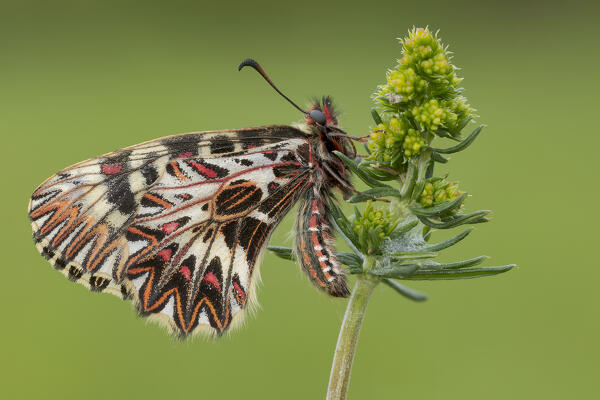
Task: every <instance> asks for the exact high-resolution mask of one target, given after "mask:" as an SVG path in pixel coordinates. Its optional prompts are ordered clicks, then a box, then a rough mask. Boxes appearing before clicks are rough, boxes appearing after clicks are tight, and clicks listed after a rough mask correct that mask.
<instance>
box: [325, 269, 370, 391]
mask: <svg viewBox="0 0 600 400" xmlns="http://www.w3.org/2000/svg"><path fill="white" fill-rule="evenodd" d="M378 283H379V279H377V278H372V277H369V276H368V275H363V274H360V275H357V279H356V284H355V285H354V289H353V290H352V296H350V300H348V306H347V307H346V313H345V314H344V321H343V322H342V327H341V329H340V335H339V337H338V341H337V345H336V347H335V354H334V356H333V365H332V366H331V375H330V376H329V388H328V389H327V400H344V399H345V398H346V394H347V393H348V386H349V385H350V373H351V372H352V361H353V360H354V353H355V352H356V344H357V343H358V336H359V335H360V327H361V325H362V322H363V319H364V317H365V311H366V309H367V305H368V304H369V299H370V298H371V294H373V290H374V289H375V286H377V284H378Z"/></svg>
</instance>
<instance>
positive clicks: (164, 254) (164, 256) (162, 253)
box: [158, 248, 172, 262]
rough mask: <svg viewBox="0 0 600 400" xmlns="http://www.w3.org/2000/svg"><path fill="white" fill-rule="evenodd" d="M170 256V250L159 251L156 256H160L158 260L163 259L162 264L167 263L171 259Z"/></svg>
mask: <svg viewBox="0 0 600 400" xmlns="http://www.w3.org/2000/svg"><path fill="white" fill-rule="evenodd" d="M171 254H172V251H171V249H168V248H167V249H162V250H161V251H159V252H158V255H159V256H160V258H162V259H163V261H164V262H167V261H169V260H170V259H171Z"/></svg>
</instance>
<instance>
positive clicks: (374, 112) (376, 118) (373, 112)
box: [371, 108, 382, 125]
mask: <svg viewBox="0 0 600 400" xmlns="http://www.w3.org/2000/svg"><path fill="white" fill-rule="evenodd" d="M371 116H372V117H373V121H375V123H376V124H377V125H379V124H381V123H382V121H381V117H380V116H379V113H378V112H377V110H376V109H374V108H371Z"/></svg>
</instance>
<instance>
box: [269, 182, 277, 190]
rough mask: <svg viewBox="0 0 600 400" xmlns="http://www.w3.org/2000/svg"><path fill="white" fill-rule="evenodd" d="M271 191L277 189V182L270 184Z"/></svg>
mask: <svg viewBox="0 0 600 400" xmlns="http://www.w3.org/2000/svg"><path fill="white" fill-rule="evenodd" d="M269 189H271V190H275V189H277V185H276V184H275V182H271V183H269Z"/></svg>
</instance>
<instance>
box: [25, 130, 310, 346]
mask: <svg viewBox="0 0 600 400" xmlns="http://www.w3.org/2000/svg"><path fill="white" fill-rule="evenodd" d="M309 152H310V148H309V144H308V141H307V140H306V138H305V137H304V135H303V133H302V132H301V131H298V130H296V129H294V128H291V127H280V126H273V127H261V128H251V129H245V130H240V131H218V132H205V133H193V134H184V135H178V136H171V137H168V138H163V139H157V140H154V141H151V142H147V143H143V144H140V145H136V146H132V147H129V148H126V149H123V150H120V151H117V152H113V153H110V154H107V155H105V156H102V157H99V158H95V159H91V160H88V161H84V162H82V163H79V164H76V165H74V166H72V167H69V168H67V169H65V170H63V171H61V172H59V173H58V174H56V175H55V176H53V177H51V178H50V179H48V180H47V181H46V182H44V183H43V184H42V185H41V186H40V187H39V188H38V189H36V191H35V192H34V194H33V196H32V199H31V202H30V214H29V215H30V217H31V220H32V227H33V231H34V239H35V241H36V243H37V248H38V249H39V251H40V252H41V253H42V254H43V255H44V256H45V257H46V258H48V259H49V260H50V262H51V263H52V264H53V265H54V266H55V268H56V269H59V270H61V271H62V272H63V273H64V274H65V275H66V276H67V277H69V278H70V279H71V280H73V281H76V282H78V283H81V284H83V285H85V286H87V287H88V288H90V289H91V290H94V291H106V292H110V293H113V294H116V295H119V296H122V297H123V298H131V299H132V300H133V301H134V303H135V304H136V305H137V307H138V309H139V311H140V313H141V314H143V315H145V316H151V317H152V318H154V319H159V320H162V321H164V322H166V325H167V326H168V327H170V328H171V329H172V330H173V331H175V332H177V333H179V334H181V335H188V334H190V333H192V332H196V331H198V330H201V329H202V327H206V328H209V330H210V331H212V332H215V331H216V332H218V333H222V332H223V331H224V330H225V329H227V327H228V326H229V325H230V324H231V322H232V320H233V319H234V317H236V315H237V314H238V313H239V311H240V310H242V309H244V308H245V306H246V305H247V304H248V302H249V301H250V300H251V299H252V297H253V282H254V281H255V279H254V277H255V275H256V273H255V269H256V268H255V267H256V266H257V265H258V259H259V257H260V255H261V253H262V249H263V248H264V246H265V245H266V243H267V241H268V238H269V236H270V234H271V232H272V231H273V229H274V227H275V226H276V225H277V223H278V222H279V221H280V220H281V218H282V217H283V215H285V213H286V212H287V211H288V210H289V208H290V207H291V206H292V205H293V203H294V202H295V201H296V200H297V199H298V197H299V196H300V195H302V193H304V192H305V190H306V188H307V187H308V186H309V185H310V176H311V174H310V168H309V166H308V159H309V157H310V155H309ZM239 314H241V313H239ZM235 319H239V318H237V317H236V318H235Z"/></svg>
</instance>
